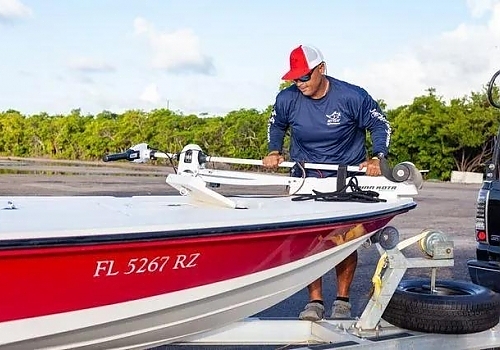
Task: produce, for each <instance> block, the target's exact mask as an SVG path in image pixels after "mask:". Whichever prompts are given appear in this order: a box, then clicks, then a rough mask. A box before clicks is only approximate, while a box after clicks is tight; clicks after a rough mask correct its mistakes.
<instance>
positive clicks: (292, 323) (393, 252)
mask: <svg viewBox="0 0 500 350" xmlns="http://www.w3.org/2000/svg"><path fill="white" fill-rule="evenodd" d="M398 241H399V233H398V231H397V230H396V229H395V228H394V227H392V226H387V227H385V228H384V229H382V230H380V231H379V232H377V233H376V234H375V235H374V236H372V237H371V239H370V241H368V242H367V244H368V245H370V244H372V243H373V244H375V245H376V247H377V250H378V251H379V253H380V255H381V256H380V260H379V263H378V264H377V267H376V270H375V273H374V276H373V279H372V282H373V293H372V296H371V298H370V300H369V301H368V303H367V305H366V307H365V309H364V311H363V313H362V314H361V316H360V317H359V318H356V319H324V320H321V321H318V322H311V321H306V320H299V319H298V318H258V317H249V318H247V319H244V320H242V321H239V322H236V323H233V324H231V325H228V326H226V327H223V328H220V329H216V330H212V331H208V332H204V333H201V334H197V335H195V336H193V337H191V338H188V339H187V340H184V341H182V342H179V343H174V344H171V345H178V346H180V347H185V346H188V347H189V346H197V347H202V348H204V349H205V348H212V347H214V348H217V349H220V348H221V346H222V347H223V346H229V347H231V348H234V347H235V346H237V347H238V348H239V349H242V347H244V348H245V349H246V348H249V349H250V348H256V349H257V348H262V347H263V346H266V348H269V347H272V348H273V349H292V348H293V349H322V350H323V349H342V350H346V349H384V350H388V349H440V350H444V349H453V350H459V349H494V348H497V347H499V348H500V324H498V323H497V324H496V325H495V326H494V327H491V328H489V329H486V330H483V331H480V332H474V333H467V334H442V333H427V332H419V331H412V330H408V329H404V328H400V327H396V326H394V325H392V324H390V323H389V322H387V321H385V320H384V319H382V315H383V314H384V311H385V310H386V308H387V306H388V304H389V302H390V300H391V298H392V297H393V295H394V292H395V291H396V289H397V287H398V285H399V284H400V282H401V280H402V278H403V276H404V274H405V273H406V271H407V269H410V268H428V269H430V271H431V276H430V281H429V282H430V288H431V290H435V288H436V275H437V273H436V272H437V269H438V268H440V267H452V266H453V265H454V259H453V241H451V240H448V239H447V238H446V236H445V235H444V234H443V233H442V232H440V231H436V230H424V231H422V232H421V233H420V234H418V235H416V236H413V237H410V238H407V239H405V240H403V241H401V242H399V243H398ZM414 243H419V246H420V249H421V250H422V252H423V253H424V255H425V256H424V257H419V258H408V257H406V256H405V255H404V254H403V252H402V250H403V249H405V248H407V247H408V246H410V245H412V244H414ZM424 308H425V305H424Z"/></svg>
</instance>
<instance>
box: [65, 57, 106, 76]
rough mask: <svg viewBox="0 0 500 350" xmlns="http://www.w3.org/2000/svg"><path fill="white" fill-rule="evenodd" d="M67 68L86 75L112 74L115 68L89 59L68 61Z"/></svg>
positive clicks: (79, 58) (82, 58) (80, 58)
mask: <svg viewBox="0 0 500 350" xmlns="http://www.w3.org/2000/svg"><path fill="white" fill-rule="evenodd" d="M69 67H70V68H71V69H74V70H78V71H81V72H87V73H93V72H95V73H99V72H113V71H115V67H113V66H112V65H110V64H108V63H106V62H104V61H101V60H97V59H94V58H90V57H78V58H74V59H72V60H70V62H69Z"/></svg>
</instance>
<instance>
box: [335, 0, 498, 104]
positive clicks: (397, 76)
mask: <svg viewBox="0 0 500 350" xmlns="http://www.w3.org/2000/svg"><path fill="white" fill-rule="evenodd" d="M482 3H483V4H482V5H481V4H479V2H478V3H477V4H476V5H477V6H476V7H474V8H471V14H473V15H478V14H479V13H481V14H486V13H487V14H488V15H489V17H488V18H487V19H486V21H484V23H483V24H476V25H472V24H468V23H462V24H460V25H458V26H457V27H456V28H455V29H454V30H452V31H449V32H445V33H442V34H441V35H439V36H437V37H435V38H430V39H428V40H426V41H425V42H424V43H423V44H420V45H418V46H413V47H412V48H410V49H409V50H408V51H407V52H404V53H400V54H398V55H396V56H395V57H393V58H391V59H390V60H388V61H385V62H377V63H373V64H370V65H368V66H365V67H363V68H362V69H360V70H346V71H344V72H343V74H342V75H343V76H342V78H344V79H346V80H348V81H350V82H353V83H355V84H358V85H361V86H363V87H364V88H366V89H367V90H368V92H369V93H370V94H371V95H372V96H373V97H374V98H376V99H383V100H385V101H386V102H387V104H388V105H389V107H390V108H392V107H397V106H399V105H402V104H407V103H411V102H412V99H413V98H414V97H416V96H419V95H422V94H425V93H426V91H425V90H426V89H428V88H435V89H436V93H437V95H441V96H443V97H444V98H445V99H450V98H455V97H463V96H465V95H468V94H470V93H471V92H472V91H474V92H479V91H481V89H482V87H483V86H484V85H485V84H486V83H487V82H488V80H489V78H490V76H491V75H492V74H493V73H494V72H495V71H496V70H498V69H500V45H499V44H498V43H499V42H500V0H496V1H482ZM484 11H486V12H484Z"/></svg>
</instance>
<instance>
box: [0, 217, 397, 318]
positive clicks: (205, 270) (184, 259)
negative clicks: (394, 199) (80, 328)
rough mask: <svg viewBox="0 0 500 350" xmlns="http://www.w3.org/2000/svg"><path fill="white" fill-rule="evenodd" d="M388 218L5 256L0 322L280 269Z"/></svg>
mask: <svg viewBox="0 0 500 350" xmlns="http://www.w3.org/2000/svg"><path fill="white" fill-rule="evenodd" d="M394 215H395V214H394V213H392V214H391V215H388V216H385V217H380V218H377V219H373V218H372V219H370V220H366V221H358V222H351V223H346V224H338V223H337V224H329V225H321V226H305V227H300V228H287V229H277V230H268V231H258V230H256V231H249V232H244V233H241V232H238V233H234V234H224V235H205V236H200V237H193V236H191V237H177V238H165V237H164V238H159V239H150V240H138V241H131V242H113V243H92V242H85V243H82V244H72V245H68V246H65V245H59V246H47V247H40V246H34V247H25V246H19V247H16V248H14V247H11V248H9V247H5V248H3V250H0V276H2V285H3V286H10V287H9V288H1V289H0V300H2V312H1V313H0V322H4V321H11V320H18V319H24V318H30V317H37V316H43V315H51V314H56V313H63V312H69V311H75V310H81V309H87V308H93V307H98V306H104V305H110V304H115V303H121V302H126V301H132V300H137V299H142V298H146V297H151V296H156V295H161V294H166V293H170V292H175V291H180V290H184V289H188V288H192V287H197V286H203V285H207V284H211V283H215V282H219V281H223V280H227V279H231V278H234V277H239V276H244V275H248V274H251V273H255V272H259V271H263V270H266V269H270V268H273V267H277V266H280V265H283V264H286V263H290V262H293V261H296V260H298V259H301V258H304V257H306V256H309V255H312V254H317V253H319V252H322V251H325V250H327V249H330V248H332V247H335V246H337V245H339V244H342V243H344V242H346V241H349V240H352V239H355V238H358V237H360V236H361V235H365V234H367V233H369V232H373V231H376V230H378V229H380V228H382V227H383V226H385V225H386V224H387V223H388V222H389V221H390V220H391V219H392V217H393V216H394Z"/></svg>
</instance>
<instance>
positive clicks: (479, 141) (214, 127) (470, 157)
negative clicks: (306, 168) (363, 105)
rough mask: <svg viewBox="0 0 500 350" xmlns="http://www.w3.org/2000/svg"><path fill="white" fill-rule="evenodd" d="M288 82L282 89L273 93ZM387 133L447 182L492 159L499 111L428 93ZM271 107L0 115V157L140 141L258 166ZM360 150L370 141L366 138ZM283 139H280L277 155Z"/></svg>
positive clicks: (397, 116)
mask: <svg viewBox="0 0 500 350" xmlns="http://www.w3.org/2000/svg"><path fill="white" fill-rule="evenodd" d="M291 84H292V83H290V82H284V83H283V84H281V86H280V90H282V89H284V88H286V87H287V86H290V85H291ZM379 104H380V106H381V108H382V109H384V110H386V114H387V117H388V119H389V121H390V123H391V127H392V130H393V133H392V142H391V146H390V159H391V162H392V163H393V164H395V163H397V162H401V161H411V162H413V163H415V165H416V166H417V167H418V168H419V169H429V171H430V172H429V175H428V177H429V178H436V179H441V180H447V179H449V178H450V174H451V171H452V170H459V171H482V165H483V164H484V162H486V161H487V160H489V159H490V158H491V156H492V151H493V141H494V138H495V135H496V133H497V131H498V127H499V123H498V121H499V119H500V112H499V111H498V110H495V109H494V108H492V107H490V106H489V104H488V102H487V100H486V94H485V91H483V92H480V93H472V94H471V95H470V96H466V97H463V98H461V99H453V100H451V101H449V102H448V103H447V102H445V101H443V99H442V98H441V97H439V96H437V95H436V92H435V90H434V89H429V90H428V93H427V94H426V95H423V96H418V97H416V98H415V99H414V100H413V102H412V103H411V104H409V105H405V106H400V107H397V108H395V109H389V110H387V108H386V107H387V106H386V104H385V103H384V101H379ZM271 108H272V106H268V108H266V109H265V110H263V111H258V110H256V109H240V110H236V111H232V112H230V113H228V114H227V115H226V116H220V117H212V118H208V117H198V116H196V115H183V114H178V113H175V112H173V111H171V110H168V109H157V110H152V111H150V112H145V111H142V110H129V111H126V112H124V113H123V114H115V113H112V112H110V111H103V112H101V113H99V114H97V115H95V116H93V115H82V114H81V111H80V110H78V109H76V110H73V111H71V112H70V113H69V114H68V115H48V114H47V113H39V114H35V115H31V116H24V115H22V114H21V113H20V112H19V111H15V110H7V111H5V112H0V155H4V156H20V157H45V158H57V159H78V160H100V159H101V158H102V155H103V154H106V153H114V152H122V151H124V150H126V149H127V148H129V147H131V146H132V145H134V144H137V143H141V142H147V143H148V144H149V145H150V146H151V147H154V148H157V149H160V150H162V151H165V152H178V151H180V150H181V149H182V148H183V147H184V146H185V145H187V144H189V143H195V144H198V145H199V146H200V147H202V149H203V150H204V151H205V152H207V153H208V154H210V155H215V156H224V157H236V158H254V159H260V158H262V157H263V156H265V155H266V154H267V140H266V139H267V122H268V118H269V115H270V113H271ZM367 141H368V142H367V144H368V147H370V145H369V143H370V139H369V137H368V138H367ZM288 145H289V137H287V138H286V139H285V151H286V149H287V147H288Z"/></svg>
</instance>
